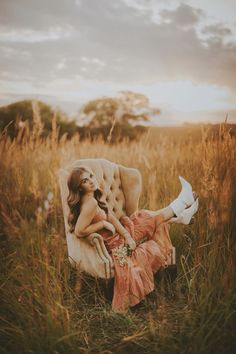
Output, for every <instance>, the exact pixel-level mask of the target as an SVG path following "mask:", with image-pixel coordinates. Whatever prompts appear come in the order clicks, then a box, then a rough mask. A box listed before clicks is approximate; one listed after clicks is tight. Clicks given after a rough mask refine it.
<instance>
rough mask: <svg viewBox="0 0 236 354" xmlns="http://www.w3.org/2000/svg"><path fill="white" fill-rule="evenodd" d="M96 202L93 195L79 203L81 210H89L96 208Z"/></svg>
mask: <svg viewBox="0 0 236 354" xmlns="http://www.w3.org/2000/svg"><path fill="white" fill-rule="evenodd" d="M97 205H98V202H97V200H96V199H95V198H94V197H90V198H87V199H86V200H84V201H83V203H82V205H81V210H82V209H84V210H91V209H95V208H97Z"/></svg>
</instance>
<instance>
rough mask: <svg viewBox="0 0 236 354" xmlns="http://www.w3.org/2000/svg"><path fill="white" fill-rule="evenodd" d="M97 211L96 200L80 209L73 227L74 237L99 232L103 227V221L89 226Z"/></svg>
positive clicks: (90, 201)
mask: <svg viewBox="0 0 236 354" xmlns="http://www.w3.org/2000/svg"><path fill="white" fill-rule="evenodd" d="M96 211H97V201H96V199H91V200H89V201H88V202H87V203H86V204H85V205H84V206H83V208H82V210H81V212H80V215H79V217H78V219H77V221H76V225H75V231H74V233H75V235H76V236H77V237H85V236H88V235H90V234H91V233H93V232H96V231H99V230H101V229H102V228H103V227H104V223H103V220H101V221H98V222H96V223H94V224H91V222H92V220H93V218H94V216H95V214H96Z"/></svg>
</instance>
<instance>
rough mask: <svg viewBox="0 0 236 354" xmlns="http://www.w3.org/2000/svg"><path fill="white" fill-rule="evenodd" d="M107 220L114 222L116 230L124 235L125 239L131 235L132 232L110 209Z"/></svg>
mask: <svg viewBox="0 0 236 354" xmlns="http://www.w3.org/2000/svg"><path fill="white" fill-rule="evenodd" d="M107 220H108V221H109V222H110V223H112V225H114V227H115V228H116V231H117V232H118V233H119V234H120V235H122V236H123V237H124V238H125V239H127V237H130V236H131V235H130V233H129V232H128V231H127V230H126V229H125V228H124V226H123V225H122V224H121V222H120V221H119V219H117V217H116V216H115V215H114V214H113V213H112V212H111V211H110V210H109V213H108V217H107Z"/></svg>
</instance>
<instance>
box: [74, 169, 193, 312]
mask: <svg viewBox="0 0 236 354" xmlns="http://www.w3.org/2000/svg"><path fill="white" fill-rule="evenodd" d="M179 179H180V182H181V185H182V190H181V192H180V194H179V196H178V197H177V198H176V199H175V200H174V201H172V202H171V203H170V205H169V206H167V207H165V208H163V209H160V210H156V211H152V210H147V209H141V210H139V211H136V212H134V213H133V214H131V215H130V216H122V217H121V218H120V220H118V218H117V217H116V216H115V215H114V214H113V213H112V211H111V210H110V209H109V207H108V205H107V204H106V203H105V202H103V201H102V200H101V197H102V191H101V189H100V188H99V184H98V181H97V179H96V176H95V175H94V173H93V171H92V170H91V169H89V168H88V167H83V166H81V167H76V168H74V169H73V170H72V171H71V173H70V175H69V177H68V180H67V185H68V188H69V195H68V198H67V202H68V205H69V208H70V213H69V217H68V223H69V226H70V232H74V234H75V235H76V236H77V237H86V236H88V235H90V234H91V233H94V232H97V233H99V234H100V235H101V236H102V237H103V239H104V243H105V246H106V248H107V250H108V252H109V254H110V255H111V257H112V260H113V263H114V270H115V273H114V274H115V275H114V277H115V282H114V292H113V299H112V309H113V310H114V311H115V312H120V313H124V312H126V311H127V310H128V308H129V306H134V305H136V304H138V303H139V302H140V301H141V300H143V299H144V298H145V296H146V295H147V294H149V293H150V292H151V291H153V290H154V277H153V275H154V273H156V272H157V271H158V270H159V269H160V268H162V267H165V266H166V265H167V261H168V258H169V257H170V254H171V250H172V243H171V239H170V236H169V227H170V224H171V223H183V224H189V222H190V220H191V218H192V216H193V215H194V214H195V213H196V211H197V209H198V198H195V196H196V195H195V194H194V192H193V191H192V187H191V185H190V184H189V183H188V182H187V181H186V180H185V179H184V178H183V177H179ZM144 240H145V241H144ZM136 243H137V244H138V245H136ZM127 250H129V251H130V252H128V253H127Z"/></svg>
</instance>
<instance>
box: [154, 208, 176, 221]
mask: <svg viewBox="0 0 236 354" xmlns="http://www.w3.org/2000/svg"><path fill="white" fill-rule="evenodd" d="M149 212H150V213H151V214H152V215H153V216H156V215H162V216H163V217H164V221H167V220H169V219H171V218H172V217H173V216H175V214H174V212H173V210H172V208H171V207H170V206H168V207H165V208H162V209H158V210H149Z"/></svg>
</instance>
